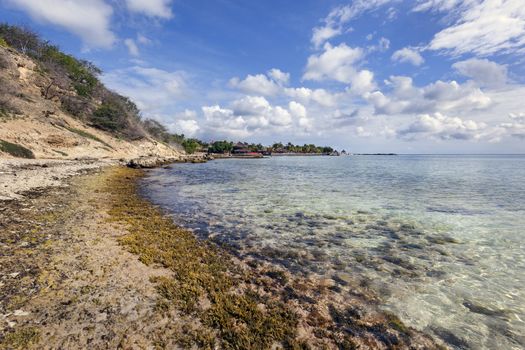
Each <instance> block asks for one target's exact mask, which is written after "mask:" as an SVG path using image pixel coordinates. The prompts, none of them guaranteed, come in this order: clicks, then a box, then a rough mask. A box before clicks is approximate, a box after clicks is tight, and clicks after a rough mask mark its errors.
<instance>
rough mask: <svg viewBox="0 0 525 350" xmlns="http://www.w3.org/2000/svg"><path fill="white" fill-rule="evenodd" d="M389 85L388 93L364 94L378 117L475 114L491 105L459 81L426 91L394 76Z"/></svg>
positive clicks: (428, 87) (433, 85)
mask: <svg viewBox="0 0 525 350" xmlns="http://www.w3.org/2000/svg"><path fill="white" fill-rule="evenodd" d="M387 83H388V87H389V89H390V91H389V93H387V94H385V93H383V92H381V91H374V92H372V93H368V94H365V98H366V99H367V100H368V101H369V102H370V103H371V104H372V105H373V106H374V109H375V113H376V114H385V115H399V114H418V113H434V112H447V111H451V110H468V111H473V110H478V109H484V108H487V107H489V106H490V105H491V103H492V100H491V98H490V97H489V96H488V95H486V94H485V93H483V91H481V89H479V87H477V86H476V85H474V84H472V83H470V82H467V83H465V84H459V83H457V82H456V81H450V82H444V81H441V80H438V81H436V82H434V83H431V84H428V85H426V86H423V87H416V86H414V85H413V81H412V78H410V77H404V76H392V77H390V79H389V80H388V81H387Z"/></svg>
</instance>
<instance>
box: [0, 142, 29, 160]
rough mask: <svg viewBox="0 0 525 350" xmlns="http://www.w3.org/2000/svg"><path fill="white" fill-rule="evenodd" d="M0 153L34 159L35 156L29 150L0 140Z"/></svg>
mask: <svg viewBox="0 0 525 350" xmlns="http://www.w3.org/2000/svg"><path fill="white" fill-rule="evenodd" d="M0 151H2V152H5V153H8V154H10V155H12V156H13V157H18V158H28V159H34V158H35V155H34V154H33V152H32V151H31V150H30V149H27V148H25V147H24V146H20V145H17V144H16V143H11V142H7V141H4V140H0Z"/></svg>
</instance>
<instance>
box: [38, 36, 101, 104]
mask: <svg viewBox="0 0 525 350" xmlns="http://www.w3.org/2000/svg"><path fill="white" fill-rule="evenodd" d="M42 60H43V61H44V62H45V63H47V65H48V66H53V65H58V66H59V67H61V68H63V69H64V70H65V71H66V73H67V75H68V77H69V78H70V79H71V81H72V85H73V87H74V89H75V90H76V92H77V94H78V95H80V96H83V97H87V96H90V95H92V94H93V91H94V90H95V88H96V87H97V85H98V79H97V77H96V74H99V73H100V70H99V69H98V68H96V67H95V66H94V65H93V64H92V63H90V62H87V61H79V60H77V59H76V58H74V57H73V56H71V55H67V54H65V53H63V52H61V51H60V50H59V49H58V47H56V46H47V47H46V49H45V50H44V53H43V56H42Z"/></svg>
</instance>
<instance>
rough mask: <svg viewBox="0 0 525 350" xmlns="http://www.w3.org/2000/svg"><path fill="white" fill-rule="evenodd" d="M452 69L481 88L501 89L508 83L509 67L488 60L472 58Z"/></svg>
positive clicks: (456, 64)
mask: <svg viewBox="0 0 525 350" xmlns="http://www.w3.org/2000/svg"><path fill="white" fill-rule="evenodd" d="M452 67H453V68H455V69H456V70H457V71H458V72H459V73H461V74H462V75H464V76H466V77H469V78H471V79H472V80H473V81H475V82H476V83H478V84H479V85H480V86H488V87H500V86H503V85H505V84H506V82H507V67H506V66H503V65H500V64H497V63H496V62H492V61H489V60H487V59H477V58H472V59H469V60H466V61H461V62H456V63H454V64H453V65H452Z"/></svg>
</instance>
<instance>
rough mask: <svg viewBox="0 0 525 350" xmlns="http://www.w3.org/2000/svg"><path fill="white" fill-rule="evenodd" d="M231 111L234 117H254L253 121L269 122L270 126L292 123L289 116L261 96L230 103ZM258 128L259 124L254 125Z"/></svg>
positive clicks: (284, 110) (285, 111) (247, 97)
mask: <svg viewBox="0 0 525 350" xmlns="http://www.w3.org/2000/svg"><path fill="white" fill-rule="evenodd" d="M232 110H233V112H234V114H235V115H237V116H242V117H244V118H247V117H256V118H255V119H252V120H253V121H262V122H263V123H266V122H269V123H270V124H272V125H278V126H286V125H290V124H291V123H292V116H291V114H290V113H289V112H288V111H287V110H286V109H284V108H282V107H280V106H275V107H274V106H272V105H270V103H269V102H268V100H266V99H265V98H264V97H262V96H246V97H244V98H242V99H239V100H236V101H234V102H233V103H232ZM255 124H257V126H260V125H259V124H260V123H255Z"/></svg>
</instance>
